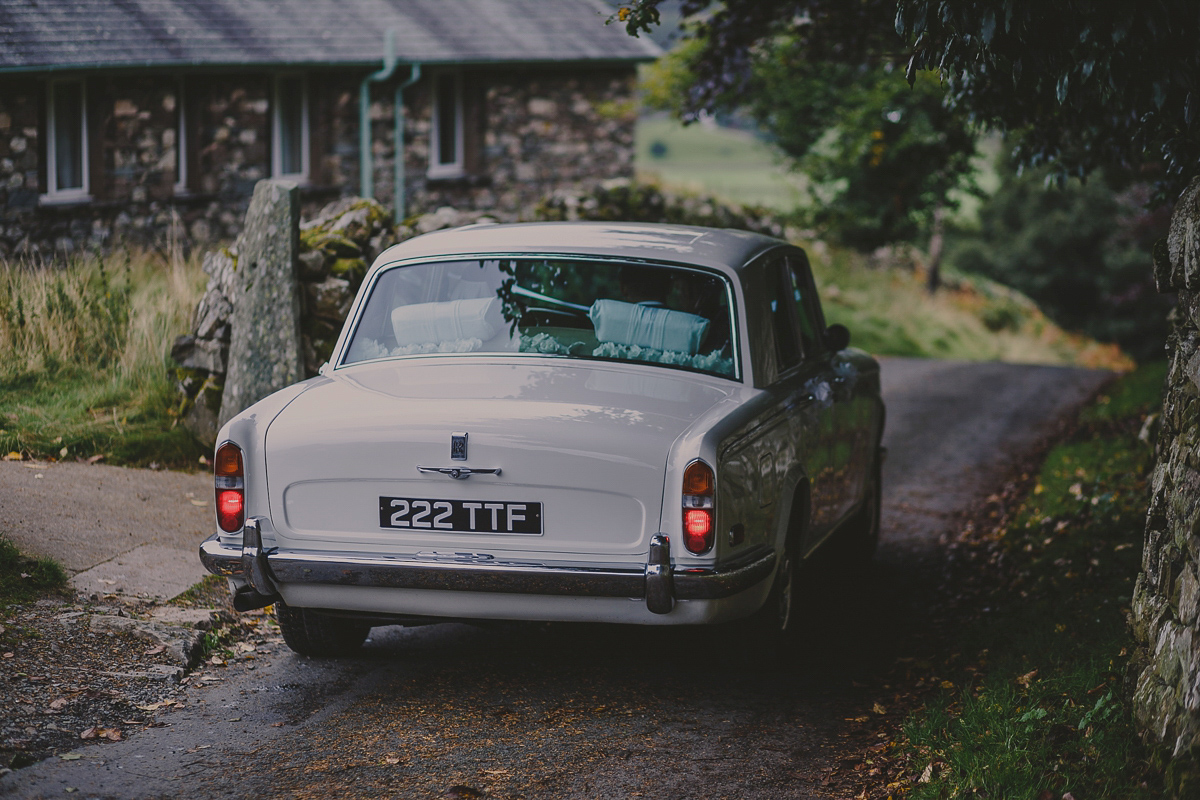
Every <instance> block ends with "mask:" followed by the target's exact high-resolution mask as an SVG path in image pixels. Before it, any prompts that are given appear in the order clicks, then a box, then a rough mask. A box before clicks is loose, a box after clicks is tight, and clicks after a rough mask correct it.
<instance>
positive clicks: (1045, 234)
mask: <svg viewBox="0 0 1200 800" xmlns="http://www.w3.org/2000/svg"><path fill="white" fill-rule="evenodd" d="M1000 173H1001V175H1002V177H1003V182H1002V184H1001V186H1000V189H999V190H998V191H997V192H996V194H995V195H993V196H992V197H991V198H989V199H988V200H987V201H986V202H984V204H983V205H982V207H981V208H980V210H979V219H980V226H979V229H978V230H976V231H965V232H960V233H959V234H957V235H955V236H952V237H951V242H950V244H949V245H948V248H947V250H948V254H947V260H948V261H949V262H950V263H952V264H953V265H955V266H956V267H958V268H959V269H961V270H963V271H965V272H973V273H978V274H981V275H987V276H988V277H990V278H993V279H994V280H997V281H999V282H1001V283H1004V284H1006V285H1008V286H1012V287H1014V288H1016V289H1018V290H1019V291H1021V292H1023V293H1025V294H1027V295H1029V296H1030V297H1031V298H1033V299H1034V300H1035V301H1036V302H1037V304H1038V305H1039V306H1040V307H1041V308H1042V309H1043V310H1044V311H1045V312H1046V314H1047V315H1048V316H1050V318H1051V319H1053V320H1054V321H1055V322H1057V323H1058V324H1060V325H1062V326H1063V327H1065V328H1067V329H1069V330H1076V331H1081V332H1083V333H1086V334H1087V335H1088V336H1091V337H1093V338H1096V339H1099V340H1101V341H1106V342H1115V343H1117V344H1118V345H1120V346H1121V347H1122V348H1123V349H1124V350H1125V351H1126V352H1128V353H1130V354H1132V355H1133V356H1134V357H1135V358H1137V359H1139V360H1142V359H1152V358H1155V357H1157V356H1158V354H1159V353H1161V352H1162V348H1163V344H1164V342H1165V341H1166V334H1167V323H1166V313H1167V310H1168V309H1169V308H1170V303H1169V301H1168V299H1167V298H1165V297H1163V296H1162V295H1160V294H1158V292H1157V291H1156V290H1155V287H1154V282H1153V277H1152V274H1151V270H1150V251H1151V248H1152V246H1153V242H1154V240H1155V239H1156V238H1158V237H1159V236H1162V235H1165V232H1166V231H1165V227H1166V220H1165V215H1164V214H1162V213H1158V214H1148V213H1147V212H1145V211H1144V209H1143V207H1144V203H1145V201H1146V199H1147V193H1148V190H1147V188H1146V187H1144V186H1141V187H1139V186H1137V185H1134V186H1132V187H1129V188H1127V189H1126V190H1124V191H1121V192H1118V191H1116V190H1114V188H1113V187H1111V186H1110V185H1109V184H1107V183H1106V182H1105V181H1104V180H1102V178H1101V176H1096V178H1094V179H1093V180H1090V181H1088V182H1087V183H1081V182H1079V181H1078V180H1071V181H1068V182H1066V183H1065V184H1064V185H1062V186H1061V187H1058V186H1050V187H1047V185H1046V183H1047V182H1046V177H1047V172H1046V170H1036V171H1030V172H1027V173H1025V174H1024V175H1021V176H1018V175H1017V174H1016V173H1015V172H1014V171H1013V170H1012V169H1011V168H1008V169H1005V168H1002V169H1001V170H1000ZM1139 190H1140V191H1141V193H1140V194H1139Z"/></svg>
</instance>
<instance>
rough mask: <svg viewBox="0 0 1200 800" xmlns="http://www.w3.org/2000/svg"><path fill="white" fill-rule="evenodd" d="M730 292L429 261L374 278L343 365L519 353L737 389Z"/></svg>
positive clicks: (596, 271) (611, 270) (640, 270)
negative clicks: (722, 380) (687, 376)
mask: <svg viewBox="0 0 1200 800" xmlns="http://www.w3.org/2000/svg"><path fill="white" fill-rule="evenodd" d="M730 298H731V292H730V287H729V282H728V280H727V279H726V278H725V277H724V276H721V275H717V274H714V273H711V272H706V271H703V270H699V269H689V268H684V267H671V266H658V265H647V264H631V263H621V262H613V261H590V260H582V259H578V260H565V259H532V258H531V259H485V260H472V261H438V262H431V263H425V264H412V265H409V266H403V267H394V268H392V269H389V270H387V271H385V272H383V273H381V274H380V275H379V277H378V279H377V280H376V281H375V282H374V285H373V286H372V288H371V294H370V297H369V298H368V300H367V304H366V306H365V307H364V309H363V312H362V314H361V315H360V316H359V320H358V325H357V327H356V328H355V330H354V333H353V336H352V337H351V339H350V346H349V348H348V349H347V351H346V355H345V357H344V358H343V359H342V364H353V363H357V362H360V361H368V360H373V359H380V358H396V357H401V356H420V355H430V354H452V353H528V354H534V355H542V356H562V357H565V358H582V359H606V360H613V361H632V362H640V363H647V364H660V365H665V366H669V367H674V368H677V369H686V370H692V371H695V372H704V373H709V374H713V375H721V376H724V377H732V378H736V377H737V365H736V358H735V355H734V354H735V353H736V352H737V347H736V343H735V341H734V338H735V337H734V331H735V330H736V326H735V325H734V319H733V314H732V313H731V306H730Z"/></svg>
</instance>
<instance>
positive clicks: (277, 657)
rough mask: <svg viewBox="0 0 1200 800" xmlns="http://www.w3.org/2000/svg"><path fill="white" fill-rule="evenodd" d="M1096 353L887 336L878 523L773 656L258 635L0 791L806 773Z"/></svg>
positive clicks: (905, 643) (427, 638)
mask: <svg viewBox="0 0 1200 800" xmlns="http://www.w3.org/2000/svg"><path fill="white" fill-rule="evenodd" d="M1105 377H1106V376H1105V374H1104V373H1099V372H1092V371H1087V370H1071V369H1060V368H1048V367H1025V366H1014V365H1004V364H961V363H949V362H935V361H920V360H910V359H887V360H886V361H885V363H884V395H885V398H886V401H887V404H888V429H887V433H886V435H885V437H884V443H885V445H886V446H887V447H888V448H889V458H888V461H887V463H886V466H885V470H884V485H885V493H884V543H883V546H882V547H881V551H880V554H879V556H878V558H877V563H876V564H875V566H874V567H873V569H872V570H871V572H870V574H869V575H868V576H866V577H864V578H863V579H862V580H860V581H857V582H854V583H847V582H845V581H837V582H830V581H825V580H823V577H824V576H822V575H819V574H813V575H811V576H810V577H811V578H812V583H811V585H812V587H813V588H812V589H810V590H809V592H808V593H807V594H806V598H805V599H806V605H807V606H808V607H809V608H810V609H811V614H810V615H809V619H810V621H809V623H808V624H807V625H806V628H805V630H804V634H803V636H802V637H801V642H800V646H799V652H798V653H797V654H796V655H795V656H794V657H793V658H792V659H791V660H790V661H789V662H788V663H787V664H786V665H784V666H782V667H781V666H779V665H778V664H776V663H774V662H771V663H767V662H765V661H764V659H762V658H761V657H760V655H759V654H758V653H757V652H755V651H754V650H753V649H751V648H750V647H748V645H747V642H746V640H745V639H744V638H743V637H742V634H741V632H740V631H739V630H737V629H736V626H735V627H734V628H733V629H730V630H725V629H722V630H716V631H713V630H665V631H664V630H659V629H655V630H649V629H621V628H610V627H603V626H578V625H576V626H572V625H496V626H494V627H490V628H486V629H479V628H473V627H469V626H465V625H438V626H431V627H426V628H417V629H401V628H377V629H375V631H374V632H373V635H372V638H371V640H370V642H369V643H368V646H367V649H366V651H365V656H364V657H363V658H360V659H354V660H347V661H340V662H331V661H318V660H310V659H305V658H299V657H296V656H294V655H292V654H291V653H290V651H287V650H286V649H285V648H284V647H283V645H282V644H281V643H279V642H278V641H276V642H271V643H268V644H267V645H265V646H264V647H261V648H260V650H264V651H266V652H260V653H259V654H257V655H258V656H259V657H258V658H257V659H256V660H255V661H253V662H239V663H237V664H236V665H231V666H230V667H228V668H226V669H225V670H224V671H223V672H222V673H221V679H220V680H218V681H215V682H213V683H211V684H209V685H206V686H200V687H196V688H193V689H190V690H189V691H188V693H187V704H186V705H187V707H186V709H184V710H179V711H175V712H172V713H169V714H163V715H162V716H161V720H162V721H163V722H165V723H168V724H169V727H162V728H154V729H150V730H147V731H145V732H143V733H140V734H138V735H136V736H134V737H132V738H130V739H129V740H127V741H125V742H121V743H116V744H111V745H102V746H96V747H88V748H84V749H82V750H80V751H79V752H80V753H81V754H82V756H83V757H82V758H79V759H78V760H73V761H60V760H57V759H54V760H51V761H49V762H44V763H42V764H39V765H36V766H33V767H29V768H26V769H23V770H20V771H19V772H16V773H13V774H12V775H9V776H7V777H5V778H4V779H2V780H0V796H14V797H37V796H47V797H62V796H63V792H64V791H65V790H66V788H67V787H73V788H76V789H78V791H79V794H78V795H76V796H81V797H88V796H104V797H122V798H124V797H157V796H188V797H226V796H236V797H241V796H289V797H310V796H344V795H359V796H395V797H441V796H452V797H453V796H457V797H476V796H482V793H485V792H486V793H487V795H488V796H491V797H506V798H508V797H513V798H515V797H527V798H537V797H570V798H574V797H580V798H582V797H634V796H644V797H684V796H686V797H754V798H785V797H786V798H806V797H826V796H827V795H826V794H824V793H823V792H822V785H821V779H822V777H823V776H825V775H827V774H828V772H829V770H830V769H831V767H832V766H833V763H834V761H835V760H836V758H837V754H838V753H839V752H840V748H842V747H843V746H844V744H845V741H846V739H847V737H850V738H851V739H853V737H854V736H855V735H856V734H855V732H854V731H855V725H856V723H855V722H854V721H853V720H854V719H855V718H857V717H863V716H865V715H869V714H871V713H872V709H873V708H874V706H875V704H877V703H882V704H883V705H886V703H887V699H888V695H887V692H886V689H885V687H883V686H882V685H881V681H880V678H879V675H881V674H882V673H883V671H884V670H885V669H886V668H887V667H888V665H890V664H892V663H894V661H895V660H896V659H897V658H899V657H904V656H905V655H906V654H907V653H908V649H907V648H908V647H909V646H910V642H911V641H912V640H913V639H914V638H916V637H918V636H919V635H920V633H921V628H922V624H923V619H924V617H925V614H924V613H923V607H924V606H923V604H924V603H925V602H926V601H927V599H928V590H929V588H930V587H931V586H933V585H935V583H936V581H937V575H938V568H937V565H938V563H939V561H938V550H937V540H938V537H939V536H940V535H941V534H942V533H943V532H944V531H946V530H947V529H948V528H949V526H951V525H952V524H953V520H954V517H955V515H956V514H957V513H958V512H960V511H961V510H962V509H964V508H965V507H966V506H967V505H969V504H970V503H971V502H972V500H973V499H974V498H976V497H978V496H979V494H980V493H981V492H988V491H990V490H991V489H992V488H994V485H995V483H996V481H997V480H998V478H999V476H1000V475H1001V474H1002V473H1003V469H1004V465H1005V463H1006V462H1007V461H1008V460H1009V458H1011V457H1012V456H1015V455H1017V454H1019V453H1020V452H1022V451H1024V450H1026V449H1028V448H1029V447H1030V446H1032V445H1033V444H1034V443H1035V442H1036V441H1037V439H1038V438H1039V437H1040V436H1042V435H1043V434H1044V433H1046V432H1047V431H1048V430H1049V428H1050V427H1051V426H1052V425H1053V423H1054V422H1055V421H1057V420H1058V419H1060V418H1061V417H1062V416H1063V415H1064V414H1065V413H1067V412H1068V411H1069V410H1070V409H1071V408H1072V407H1074V406H1075V405H1077V404H1078V403H1079V402H1081V401H1082V400H1084V399H1085V398H1086V397H1087V396H1088V395H1089V394H1091V393H1092V392H1093V391H1095V389H1096V388H1097V387H1098V386H1099V385H1100V384H1101V383H1102V382H1103V381H1104V380H1105ZM472 792H476V793H478V794H473V793H472Z"/></svg>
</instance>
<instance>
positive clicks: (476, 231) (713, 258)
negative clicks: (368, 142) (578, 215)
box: [376, 222, 787, 270]
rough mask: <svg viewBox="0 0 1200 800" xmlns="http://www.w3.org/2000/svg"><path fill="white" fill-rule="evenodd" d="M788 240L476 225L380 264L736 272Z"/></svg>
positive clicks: (401, 248) (655, 228)
mask: <svg viewBox="0 0 1200 800" xmlns="http://www.w3.org/2000/svg"><path fill="white" fill-rule="evenodd" d="M786 244H787V243H786V242H784V241H782V240H780V239H774V238H772V237H770V236H763V235H762V234H758V233H750V232H749V231H741V230H734V229H731V228H701V227H697V226H692V225H665V224H653V223H645V222H530V223H518V224H513V225H496V224H481V225H468V226H466V227H464V228H452V229H448V230H442V231H435V232H433V233H427V234H425V235H424V236H417V237H415V238H413V239H409V240H408V241H406V242H402V243H401V244H398V245H396V246H395V247H392V248H389V249H388V250H387V251H385V252H384V253H383V254H382V255H381V256H380V257H379V259H378V261H377V262H376V263H377V264H379V265H382V264H385V263H389V262H394V261H400V260H404V261H407V260H410V259H416V258H433V257H443V256H455V255H463V256H466V255H478V254H502V253H505V254H506V253H513V254H517V253H519V254H537V253H547V254H549V253H556V254H566V255H575V254H578V255H601V256H613V257H618V258H632V259H643V260H648V261H673V262H680V263H684V264H693V265H696V266H704V267H712V268H716V269H733V270H739V269H741V268H742V267H743V266H745V265H746V264H747V263H749V262H750V261H752V260H754V258H755V257H756V256H757V255H759V254H760V253H763V252H765V251H767V250H770V249H773V248H775V247H780V246H784V245H786Z"/></svg>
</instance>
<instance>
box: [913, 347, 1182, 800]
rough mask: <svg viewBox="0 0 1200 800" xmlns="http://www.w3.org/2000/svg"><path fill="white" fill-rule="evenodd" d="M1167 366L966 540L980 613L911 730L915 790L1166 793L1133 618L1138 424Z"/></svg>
mask: <svg viewBox="0 0 1200 800" xmlns="http://www.w3.org/2000/svg"><path fill="white" fill-rule="evenodd" d="M1165 368H1166V365H1165V363H1162V362H1159V363H1154V364H1149V365H1147V366H1145V367H1142V368H1139V369H1138V370H1137V371H1136V372H1134V373H1132V374H1130V375H1128V376H1126V377H1125V378H1123V379H1121V380H1120V381H1119V382H1118V383H1117V384H1116V385H1114V386H1113V387H1111V388H1110V390H1109V391H1108V392H1107V393H1106V394H1105V395H1104V396H1102V397H1100V398H1099V399H1098V400H1097V402H1096V403H1095V404H1094V405H1092V406H1091V407H1089V408H1088V409H1086V410H1085V411H1084V412H1083V414H1082V415H1081V417H1080V423H1079V427H1078V429H1077V430H1076V431H1075V432H1074V434H1073V435H1072V436H1070V437H1069V438H1068V439H1067V441H1065V442H1063V443H1061V444H1059V445H1058V446H1056V447H1054V448H1053V449H1052V450H1051V451H1050V452H1049V454H1048V455H1047V456H1046V459H1045V462H1044V463H1043V465H1042V467H1041V470H1040V472H1039V473H1038V474H1037V475H1036V477H1035V478H1034V479H1033V480H1032V481H1031V482H1030V485H1029V487H1028V489H1029V491H1028V494H1027V495H1026V497H1025V499H1024V500H1023V501H1022V502H1020V503H1018V504H1017V505H1016V506H1015V508H1014V509H1013V510H1012V511H1010V512H1009V513H1008V514H1007V516H1006V517H1005V518H1003V519H1001V520H1000V524H999V526H998V527H997V528H996V530H995V531H994V532H992V533H990V534H985V540H984V541H979V540H977V543H976V545H975V546H974V547H972V548H969V549H968V552H970V553H972V556H971V558H972V560H973V564H974V568H975V569H976V570H977V571H978V572H979V573H980V577H979V580H981V581H982V582H983V584H984V587H983V589H982V594H981V595H980V597H981V599H980V601H979V602H980V604H981V605H983V606H984V608H983V609H982V610H983V612H984V613H983V614H981V615H980V616H978V617H976V618H975V619H974V620H973V621H971V622H969V623H968V624H965V625H962V626H961V628H960V633H959V637H958V641H957V642H956V643H955V644H954V645H953V646H954V649H955V650H956V653H955V657H956V658H957V664H956V665H955V672H956V673H957V674H954V673H950V674H949V677H951V678H952V679H951V680H947V681H944V682H943V683H942V684H941V685H942V686H943V687H944V691H943V692H942V693H941V694H938V695H936V696H934V697H932V698H931V699H929V700H928V701H927V702H926V707H925V709H924V710H923V711H921V712H919V713H917V714H916V715H914V716H913V717H912V719H910V721H909V723H908V725H907V727H906V730H905V734H906V737H907V742H908V749H909V752H910V756H911V758H912V759H913V761H914V768H915V771H916V772H917V773H918V774H920V775H922V779H921V781H919V782H918V783H917V784H916V785H915V786H914V788H913V791H912V792H911V793H910V794H909V795H908V796H909V797H912V798H921V799H922V800H923V799H924V798H943V797H968V796H976V797H983V796H987V797H995V798H1001V797H1004V798H1009V797H1011V798H1031V799H1032V798H1041V797H1054V798H1058V797H1066V796H1068V794H1067V793H1069V794H1070V796H1073V797H1076V798H1091V797H1122V798H1136V797H1147V798H1148V797H1156V796H1161V795H1160V794H1159V793H1158V791H1157V790H1156V787H1154V786H1153V784H1155V783H1156V782H1157V780H1158V779H1157V777H1156V776H1155V772H1156V771H1155V770H1154V769H1153V766H1152V764H1151V762H1150V756H1151V754H1150V753H1148V752H1147V751H1145V750H1144V749H1143V748H1142V746H1141V745H1140V743H1139V740H1138V737H1137V734H1136V731H1135V729H1134V726H1133V723H1132V720H1131V717H1130V711H1129V702H1130V693H1131V691H1132V687H1131V685H1130V683H1129V682H1128V681H1127V680H1126V675H1127V671H1128V662H1129V657H1130V655H1131V653H1132V651H1133V647H1134V644H1133V641H1132V638H1131V634H1130V632H1129V627H1128V625H1127V624H1126V621H1125V615H1126V613H1127V612H1128V604H1129V599H1130V596H1131V593H1132V589H1133V580H1134V576H1136V575H1137V573H1138V568H1139V565H1140V563H1141V547H1142V528H1143V525H1144V520H1145V515H1146V502H1147V492H1146V475H1147V472H1148V470H1149V467H1150V464H1151V461H1152V459H1153V453H1152V450H1151V448H1150V447H1149V446H1148V445H1146V444H1143V443H1141V442H1139V441H1138V439H1137V434H1138V431H1139V429H1140V428H1141V425H1142V422H1143V420H1144V419H1145V417H1146V415H1147V414H1148V413H1151V412H1153V411H1155V410H1156V409H1157V407H1158V404H1159V403H1160V400H1159V396H1160V393H1161V388H1162V382H1163V378H1164V374H1165ZM986 540H990V545H989V544H988V542H987V541H986ZM980 545H984V546H980Z"/></svg>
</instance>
